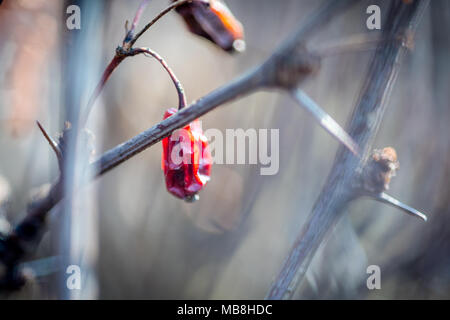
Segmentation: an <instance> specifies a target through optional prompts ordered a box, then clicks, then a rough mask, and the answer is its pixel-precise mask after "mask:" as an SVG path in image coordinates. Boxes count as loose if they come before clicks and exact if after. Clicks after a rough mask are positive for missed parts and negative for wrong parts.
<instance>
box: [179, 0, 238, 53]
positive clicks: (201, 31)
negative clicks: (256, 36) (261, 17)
mask: <svg viewBox="0 0 450 320" xmlns="http://www.w3.org/2000/svg"><path fill="white" fill-rule="evenodd" d="M175 1H177V0H173V2H175ZM176 11H177V12H178V13H179V14H180V15H181V16H182V17H183V18H184V21H185V22H186V24H187V26H188V28H189V30H190V31H191V32H192V33H195V34H197V35H199V36H201V37H204V38H206V39H208V40H209V41H211V42H213V43H215V44H216V45H218V46H219V47H221V48H222V49H224V50H226V51H229V52H233V51H243V50H245V42H244V28H243V27H242V24H241V23H240V22H239V20H237V19H236V18H235V17H234V15H233V13H232V12H231V11H230V9H229V8H228V7H227V5H226V4H225V3H223V2H222V1H219V0H209V1H204V2H201V1H194V2H189V3H186V4H183V5H181V6H179V7H178V8H177V9H176Z"/></svg>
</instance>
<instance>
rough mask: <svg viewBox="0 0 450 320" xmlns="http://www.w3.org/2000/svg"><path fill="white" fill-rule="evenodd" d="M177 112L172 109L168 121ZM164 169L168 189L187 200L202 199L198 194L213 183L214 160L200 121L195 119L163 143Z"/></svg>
mask: <svg viewBox="0 0 450 320" xmlns="http://www.w3.org/2000/svg"><path fill="white" fill-rule="evenodd" d="M175 113H177V110H176V109H174V108H171V109H169V110H167V111H166V112H165V114H164V119H167V118H168V117H170V116H172V115H174V114H175ZM162 145H163V153H162V170H163V171H164V176H165V179H166V187H167V190H168V191H169V192H170V193H171V194H173V195H174V196H176V197H178V198H181V199H184V200H186V201H189V202H191V201H195V200H197V199H198V192H199V191H200V190H201V189H202V188H203V187H204V186H205V185H206V183H207V182H208V181H209V178H210V174H211V164H212V158H211V153H210V150H209V146H208V139H206V137H205V135H204V134H203V131H202V128H201V126H200V122H199V121H198V120H194V121H193V122H191V123H190V124H189V125H187V126H186V127H184V128H183V129H180V130H177V131H175V132H173V133H172V135H170V136H169V137H167V138H164V139H163V140H162Z"/></svg>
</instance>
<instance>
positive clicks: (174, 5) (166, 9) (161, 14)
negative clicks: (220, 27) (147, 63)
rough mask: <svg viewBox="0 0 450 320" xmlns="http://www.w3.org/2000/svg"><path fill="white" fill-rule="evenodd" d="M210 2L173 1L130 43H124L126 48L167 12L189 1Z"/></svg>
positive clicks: (189, 0)
mask: <svg viewBox="0 0 450 320" xmlns="http://www.w3.org/2000/svg"><path fill="white" fill-rule="evenodd" d="M194 1H197V2H208V0H179V1H177V2H174V3H172V4H171V5H169V6H168V7H167V8H165V9H164V10H162V11H161V12H160V13H159V14H158V15H157V16H156V17H155V18H154V19H153V20H152V21H150V22H149V23H147V24H146V25H145V27H144V28H142V30H141V31H139V32H138V33H137V34H136V35H135V36H134V37H133V38H132V39H131V40H130V41H129V42H128V43H126V44H125V43H124V48H132V47H133V46H134V44H135V43H136V41H137V40H138V39H139V38H140V37H141V36H142V35H143V34H144V33H145V32H146V31H147V30H148V29H149V28H150V27H151V26H152V25H154V24H155V23H156V22H157V21H158V20H159V19H161V18H162V17H163V16H165V15H166V14H167V13H169V12H170V11H172V10H173V9H175V8H177V7H179V6H181V5H183V4H186V3H188V2H194Z"/></svg>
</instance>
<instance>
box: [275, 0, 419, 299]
mask: <svg viewBox="0 0 450 320" xmlns="http://www.w3.org/2000/svg"><path fill="white" fill-rule="evenodd" d="M427 4H428V1H426V0H424V1H414V2H413V3H411V4H408V5H405V4H403V3H401V2H400V1H398V2H391V9H390V13H389V15H388V17H387V19H386V22H385V26H384V28H383V35H384V36H385V37H388V38H389V37H392V36H395V35H396V34H398V33H404V34H406V35H407V36H408V35H411V34H412V33H413V32H414V30H415V28H416V26H417V24H418V22H419V20H420V17H421V14H422V13H423V11H424V9H425V7H426V6H427ZM406 51H407V47H406V46H405V45H404V43H403V42H401V41H398V42H396V43H389V44H384V45H380V46H379V48H378V49H377V51H376V53H375V55H374V57H373V60H372V63H371V65H370V68H369V71H368V75H367V77H366V80H365V83H364V85H363V88H362V91H361V94H360V97H359V100H358V102H357V104H356V106H355V109H354V111H353V114H352V117H351V120H350V123H349V125H348V130H347V132H349V134H350V135H351V136H352V137H353V139H354V140H355V141H356V142H357V143H358V145H359V146H360V148H361V149H362V150H363V151H362V152H363V153H362V157H361V158H356V157H353V156H352V155H351V154H349V152H348V151H347V150H346V149H344V148H342V147H340V148H339V150H338V152H337V155H336V159H335V161H334V164H333V167H332V169H331V172H330V174H329V176H328V179H327V182H326V184H325V186H324V187H323V189H322V191H321V193H320V195H319V198H318V199H317V201H316V203H315V205H314V208H313V210H312V212H311V214H310V215H309V217H308V219H307V222H306V223H305V224H304V226H303V228H302V230H301V231H300V233H299V235H298V237H297V239H296V240H295V243H294V245H293V247H292V249H291V250H290V252H289V255H288V257H287V259H286V260H285V262H284V264H283V266H282V268H281V271H280V273H279V275H278V277H277V278H276V280H275V281H274V282H273V284H272V286H271V288H270V290H269V292H268V294H267V299H286V298H290V297H292V295H293V293H294V291H295V289H296V287H297V285H298V284H299V283H300V281H301V280H302V278H303V276H304V274H305V272H306V270H307V268H308V266H309V264H310V262H311V260H312V258H313V257H314V254H315V252H316V251H317V249H318V248H319V246H320V244H321V243H322V242H323V240H324V239H325V236H326V235H327V234H328V232H329V231H330V230H331V229H332V227H333V226H334V225H335V223H336V221H337V220H338V218H339V217H340V216H341V215H342V213H343V212H344V211H345V210H343V209H345V208H346V207H347V205H348V203H349V202H350V201H352V200H354V199H355V198H356V197H358V196H360V194H359V190H357V189H356V188H355V186H361V183H360V177H361V173H362V172H364V168H365V165H366V163H367V160H368V158H369V155H370V152H371V150H370V149H371V145H372V142H373V139H374V138H375V135H376V133H377V131H378V128H379V125H380V123H381V120H382V118H383V114H384V111H385V109H386V102H387V100H388V96H389V93H390V91H391V89H392V86H393V83H394V80H395V78H396V75H397V72H398V66H399V64H400V61H401V58H402V57H403V56H404V55H405V53H406ZM368 191H369V190H368ZM370 194H371V196H372V197H373V198H374V199H376V200H380V199H379V196H380V195H379V194H373V193H370ZM382 195H383V194H382ZM382 199H383V200H384V201H386V202H387V200H388V198H386V197H383V198H382ZM394 200H395V199H394ZM396 201H397V200H396ZM390 204H393V205H395V204H394V203H390ZM402 209H404V210H405V209H407V208H405V207H403V208H402ZM411 213H413V212H411Z"/></svg>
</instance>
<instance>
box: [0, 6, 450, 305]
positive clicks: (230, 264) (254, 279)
mask: <svg viewBox="0 0 450 320" xmlns="http://www.w3.org/2000/svg"><path fill="white" fill-rule="evenodd" d="M95 2H96V5H98V6H101V10H100V14H99V15H97V16H96V17H94V18H95V20H96V21H97V22H96V23H97V24H96V27H95V28H96V33H95V34H92V39H91V40H92V41H91V49H90V50H87V51H86V52H85V53H84V55H83V59H86V60H88V59H92V61H96V67H97V69H98V72H97V71H96V72H95V73H96V74H98V77H97V78H96V79H87V80H86V81H87V82H88V84H91V83H92V85H90V86H89V89H87V92H85V93H84V94H83V97H82V99H81V100H82V101H85V100H86V98H87V97H88V95H89V94H90V92H92V90H93V88H94V85H95V81H96V80H97V79H98V78H99V77H100V74H101V70H102V68H104V67H105V66H106V65H107V63H108V62H109V61H110V59H111V58H112V56H113V54H114V50H115V48H116V46H117V45H119V44H120V43H121V41H122V39H123V37H124V32H125V31H124V22H125V20H130V21H131V20H132V18H133V16H134V13H135V11H136V8H137V7H138V5H139V1H137V0H136V1H134V0H133V1H120V0H114V1H95ZM167 2H168V1H165V0H157V1H156V0H155V1H151V3H150V5H149V7H148V9H147V10H146V11H145V13H144V15H143V19H142V22H141V26H142V25H143V23H144V22H145V21H149V20H150V19H151V18H152V17H154V16H155V15H156V14H157V13H158V12H159V11H160V10H161V9H163V8H164V7H165V6H166V5H167ZM320 2H321V1H320ZM320 2H319V1H313V0H302V1H298V0H283V1H269V0H246V1H239V0H228V1H227V4H228V5H229V7H230V8H231V9H232V11H233V12H234V13H235V15H236V16H237V17H238V18H239V19H240V20H241V21H242V23H243V25H244V27H245V34H246V42H247V50H246V52H245V53H243V54H239V55H232V56H231V55H229V54H227V53H224V52H222V51H221V50H220V49H218V48H216V47H214V46H213V45H211V44H210V43H209V42H206V41H204V40H202V39H200V38H198V37H195V36H193V35H191V34H190V33H189V32H188V31H187V30H186V28H185V26H184V23H183V21H182V20H181V19H180V17H179V16H177V15H176V14H175V13H172V14H169V15H168V16H166V17H165V18H164V19H162V20H161V21H160V22H158V23H157V24H156V25H155V26H154V27H152V28H151V29H150V30H149V31H148V32H147V33H146V34H145V35H144V36H143V37H142V38H141V39H140V40H139V42H138V44H139V45H140V46H149V47H151V48H152V49H154V50H155V51H157V52H158V53H160V54H161V55H162V56H163V57H164V58H165V59H166V61H167V62H168V64H169V65H170V66H171V68H172V69H173V70H174V71H175V73H176V74H177V76H178V77H179V79H180V80H181V82H182V83H183V85H184V88H185V90H186V92H187V96H188V100H189V101H193V100H195V99H198V98H200V97H202V96H203V95H205V94H207V93H208V92H210V91H212V90H213V89H215V88H217V87H219V86H221V85H223V84H225V83H227V82H228V81H230V80H232V79H233V78H235V77H236V76H238V75H240V74H242V73H243V72H245V71H246V70H248V69H249V68H251V67H254V66H256V65H258V63H260V62H262V61H263V60H264V59H265V58H266V57H268V55H269V54H270V53H271V52H272V51H273V50H274V49H275V48H276V47H277V46H278V45H279V44H280V43H281V42H282V41H283V40H284V39H285V38H286V37H287V36H288V35H289V33H290V32H292V31H293V30H295V28H296V27H297V26H298V25H299V23H301V21H302V19H303V18H304V17H306V16H307V15H309V14H311V13H312V12H313V10H314V9H316V8H317V7H318V6H319V5H320ZM72 3H74V2H71V1H67V2H64V1H58V0H48V1H37V0H20V1H19V0H17V1H8V0H5V1H3V3H2V5H1V6H0V132H1V134H0V176H2V177H3V178H4V180H6V181H7V183H8V184H9V189H10V191H11V192H10V196H9V200H8V202H7V205H5V208H4V209H3V211H2V212H5V214H6V216H7V218H8V219H9V220H10V222H11V223H12V224H14V223H17V221H19V220H20V219H21V218H22V216H20V213H21V212H23V208H25V206H26V202H27V199H28V197H29V195H30V191H31V190H32V189H33V188H36V187H38V186H40V185H42V184H43V183H47V182H51V181H53V180H54V179H55V178H56V176H57V165H56V159H54V156H53V154H52V153H51V151H50V149H49V148H48V146H47V144H46V142H45V140H44V139H43V138H42V136H41V135H40V133H39V131H38V130H37V127H36V126H35V123H34V121H35V120H39V121H41V123H43V124H44V125H45V127H46V128H48V130H49V131H50V132H52V133H53V134H55V135H56V133H57V132H58V131H60V130H61V128H62V125H63V122H64V119H65V113H66V111H65V109H64V106H63V103H62V101H64V99H63V98H62V95H63V92H66V91H65V90H68V89H67V87H66V84H67V81H66V79H67V77H70V76H71V75H70V74H67V73H64V70H65V69H67V68H66V67H65V64H67V63H70V61H67V60H66V59H65V57H66V55H65V54H64V50H65V43H66V42H67V41H68V40H67V39H68V38H67V37H70V35H69V32H72V31H67V29H66V26H65V19H66V17H67V15H66V14H65V8H66V7H67V6H68V5H69V4H72ZM87 3H89V2H87ZM370 4H378V5H380V7H381V8H382V14H383V10H386V5H387V2H386V1H385V2H381V1H361V2H360V3H359V4H358V5H356V6H354V7H352V8H351V9H350V10H349V11H347V12H345V13H344V14H342V15H340V16H339V17H337V18H336V19H335V20H334V21H333V22H332V23H331V24H330V25H329V26H328V27H326V28H324V29H323V30H322V31H320V32H319V33H318V34H317V35H316V36H315V37H314V38H313V39H311V42H310V44H311V46H313V45H316V46H318V45H324V44H327V43H331V42H335V41H337V40H338V39H345V38H346V37H348V36H350V35H354V34H358V33H366V32H370V33H374V32H376V31H368V30H367V29H366V26H365V22H366V18H367V14H366V13H365V10H366V8H367V6H368V5H370ZM85 6H86V7H83V6H82V7H81V8H82V9H81V15H82V22H81V23H82V28H81V31H73V32H81V33H82V32H88V31H89V29H88V28H86V29H83V24H84V23H87V22H86V21H84V20H83V15H84V13H83V10H84V9H86V8H87V9H88V5H87V4H86V3H85ZM449 24H450V3H449V2H448V1H447V0H434V1H431V6H430V7H429V8H428V10H427V11H426V13H425V15H424V18H423V20H422V22H421V23H420V26H419V28H418V32H417V35H416V43H415V47H414V50H413V51H412V53H411V54H409V55H408V56H407V58H406V59H405V60H404V61H403V64H402V66H401V68H400V74H399V77H398V79H397V82H396V84H395V86H394V90H393V92H392V96H391V99H390V101H389V104H388V111H387V112H386V114H385V119H384V121H383V123H382V126H381V129H380V132H379V134H378V137H377V140H376V144H375V146H374V147H384V146H393V147H394V148H395V149H396V150H397V152H398V155H399V160H400V171H399V173H398V175H397V177H396V178H395V179H394V180H393V182H392V184H391V189H390V193H391V194H393V195H395V196H396V197H397V198H399V199H400V200H402V201H404V202H405V203H407V204H409V205H411V206H413V207H416V208H417V209H419V210H423V211H424V212H426V213H427V214H428V217H429V220H428V222H426V223H424V222H421V221H419V220H417V219H414V218H411V217H409V216H407V215H405V214H404V213H402V212H400V211H398V210H397V209H393V208H390V207H387V206H385V205H382V204H380V203H375V202H373V201H371V200H368V199H361V200H358V201H356V202H355V203H353V204H352V205H351V206H350V207H349V208H348V215H347V216H346V217H345V218H344V219H343V220H341V222H340V223H339V225H338V226H337V227H336V229H335V230H334V232H333V234H332V235H330V238H329V241H328V242H327V244H326V245H324V246H322V248H321V250H320V252H319V253H318V254H317V255H316V257H315V259H314V261H313V264H312V265H311V267H310V269H309V270H308V273H307V278H306V280H305V281H304V282H303V283H302V285H301V287H300V288H299V290H298V291H297V293H296V296H295V297H296V298H314V299H317V298H359V299H391V298H392V299H415V298H426V299H433V298H449V297H450V227H449V226H448V223H449V222H450V221H449V220H450V209H449V207H450V203H449V202H450V188H449V187H450V186H449V182H448V181H449V179H450V140H449V137H450V129H449V127H448V123H450V109H449V107H450V106H449V101H450V91H449V90H448V89H449V79H450V62H449V60H448V57H449V54H450V41H449V40H450V39H449V36H448V30H450V25H449ZM97 34H98V35H97ZM370 58H371V51H366V52H355V53H348V54H343V55H338V56H333V57H327V58H325V59H324V60H323V63H322V68H321V70H320V72H319V74H318V75H317V76H316V77H315V78H314V79H313V80H310V81H308V83H306V84H305V87H304V89H305V91H306V92H307V93H309V94H310V95H311V96H312V97H313V98H314V99H315V100H316V101H317V102H318V103H319V104H320V105H321V106H322V107H324V109H326V110H327V112H328V113H330V114H331V115H332V116H333V117H334V118H335V119H336V120H337V121H338V122H339V123H341V124H342V125H344V124H345V122H346V119H347V117H348V115H349V113H350V111H351V110H352V108H353V105H354V102H355V101H356V97H357V94H358V92H359V89H360V86H361V82H362V79H363V78H364V76H365V70H366V68H367V65H368V62H369V60H370ZM89 61H91V60H89ZM176 103H177V96H176V93H175V91H174V89H173V85H172V83H171V82H170V79H169V78H168V76H167V75H166V73H165V72H164V71H163V70H162V68H161V67H160V65H159V64H158V63H156V62H155V61H153V60H151V59H149V58H146V57H134V58H130V59H127V60H126V61H125V62H124V63H123V64H122V65H120V66H119V68H118V69H117V70H116V71H115V72H114V74H113V75H112V77H111V79H110V81H109V82H108V84H107V85H106V87H105V89H104V91H103V95H102V98H101V99H100V100H99V101H98V102H97V104H96V107H95V110H94V112H93V113H92V115H91V118H90V121H89V124H88V126H89V128H90V129H91V130H92V132H93V133H94V134H95V136H96V143H97V154H101V153H102V152H103V151H105V150H107V149H109V148H112V147H113V146H115V145H117V144H118V143H121V142H123V141H125V140H126V139H129V138H131V137H132V136H134V135H136V134H137V133H139V132H141V131H143V130H145V129H147V128H149V127H150V126H152V125H153V124H155V123H157V122H158V121H160V120H161V119H162V115H163V113H164V111H165V109H166V108H168V107H173V106H175V105H176ZM202 120H203V128H204V129H206V128H217V129H220V130H222V131H223V132H225V129H227V128H230V129H232V128H244V129H247V128H257V129H258V128H278V129H280V170H279V173H278V174H277V175H274V176H260V175H259V167H258V166H256V165H215V166H214V167H213V171H212V179H211V181H210V182H209V183H208V185H207V187H206V188H205V190H204V191H202V192H201V194H200V201H198V202H196V203H194V204H188V203H184V202H182V201H180V200H178V199H175V198H174V197H173V196H171V195H170V194H169V193H168V192H166V190H165V185H164V180H163V174H162V171H161V169H160V160H161V159H160V157H161V146H160V144H158V145H155V146H153V147H152V148H150V149H148V150H146V151H145V152H143V153H142V154H140V155H138V156H136V157H134V158H132V159H131V160H129V161H127V162H126V163H124V164H122V165H121V166H119V167H118V168H116V169H115V170H113V171H112V172H110V173H108V174H107V175H105V176H104V177H102V178H101V179H100V180H98V181H97V182H96V183H95V184H94V186H95V187H96V188H97V190H98V192H97V193H98V202H97V205H96V206H97V208H96V210H97V211H98V214H99V217H98V226H99V231H98V235H99V236H98V241H99V244H98V265H97V278H98V287H99V291H98V292H99V293H98V297H99V298H104V299H107V298H113V299H131V298H138V299H142V298H144V299H147V298H149V299H179V298H183V299H184V298H185V299H260V298H263V297H264V296H265V293H266V290H267V289H268V288H269V285H270V283H271V281H272V280H273V278H274V277H275V276H276V274H277V273H278V271H279V268H280V266H281V263H282V262H283V259H284V258H285V256H286V254H287V252H288V250H289V248H290V246H291V244H292V242H293V241H294V239H295V237H296V235H297V232H298V231H299V229H300V227H301V226H302V223H303V222H304V221H305V218H306V216H307V215H308V214H309V212H310V211H311V208H312V206H313V204H314V201H315V199H316V198H317V196H318V194H319V192H320V190H321V187H322V185H323V183H324V181H325V178H326V177H327V174H328V171H329V169H330V166H331V164H332V161H333V158H334V153H335V151H336V149H337V143H336V141H335V140H333V139H332V138H331V137H330V136H329V135H328V134H327V133H326V132H325V131H324V130H322V129H321V128H320V127H319V126H318V125H316V124H315V123H313V121H311V118H309V116H308V114H307V113H305V112H304V111H303V110H301V109H300V108H299V107H298V106H296V105H295V103H293V101H292V100H291V99H290V97H288V96H286V95H285V94H283V93H281V92H259V93H256V94H253V95H251V96H249V97H245V98H243V99H241V100H239V101H236V102H233V103H231V104H229V105H226V106H222V107H220V108H218V109H216V110H214V111H213V112H211V113H209V114H207V115H206V116H204V117H203V118H202ZM3 184H6V183H3ZM1 185H2V184H0V188H1ZM3 189H5V190H6V187H3ZM0 194H1V192H0ZM54 241H55V239H52V236H51V234H47V235H46V237H45V238H44V241H43V243H42V244H41V246H40V249H39V252H38V255H37V256H36V257H33V259H38V258H40V257H41V258H42V257H47V256H51V255H52V250H53V249H52V248H53V245H52V243H54ZM372 264H375V265H379V266H380V267H381V286H382V288H381V290H374V291H369V290H368V289H367V288H366V279H367V276H368V275H367V274H366V268H367V266H368V265H372ZM51 281H52V277H41V278H37V279H36V281H35V282H34V283H31V284H30V285H28V286H27V287H26V288H24V289H23V290H22V291H21V292H19V293H17V294H14V295H12V296H9V298H55V295H54V294H53V293H52V289H51V285H50V284H49V283H50V282H51Z"/></svg>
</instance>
